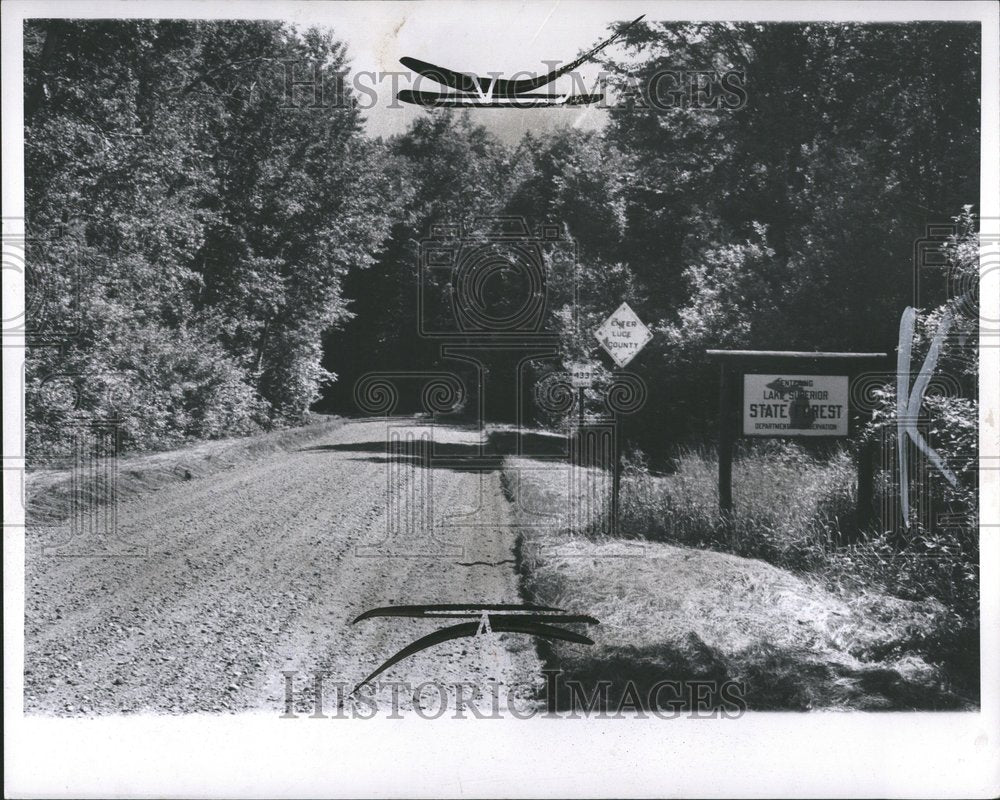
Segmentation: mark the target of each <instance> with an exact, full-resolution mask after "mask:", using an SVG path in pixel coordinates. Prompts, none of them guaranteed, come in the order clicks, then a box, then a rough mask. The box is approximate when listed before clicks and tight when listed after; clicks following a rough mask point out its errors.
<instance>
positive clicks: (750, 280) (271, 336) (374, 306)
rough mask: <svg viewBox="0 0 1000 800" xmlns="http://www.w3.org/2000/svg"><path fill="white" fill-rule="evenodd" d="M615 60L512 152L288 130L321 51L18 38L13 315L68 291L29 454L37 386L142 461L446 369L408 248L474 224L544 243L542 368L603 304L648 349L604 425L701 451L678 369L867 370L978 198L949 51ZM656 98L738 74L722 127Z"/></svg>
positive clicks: (43, 353) (663, 29)
mask: <svg viewBox="0 0 1000 800" xmlns="http://www.w3.org/2000/svg"><path fill="white" fill-rule="evenodd" d="M625 42H626V46H627V53H626V55H627V58H626V59H622V60H620V61H619V60H611V61H609V62H607V63H606V64H605V65H604V66H605V68H606V70H607V71H608V72H609V73H610V75H611V79H610V83H611V88H612V89H613V90H615V91H616V92H617V94H618V95H619V96H621V97H624V98H625V101H624V102H621V103H619V104H617V105H615V106H614V107H613V108H612V109H611V110H610V111H608V112H600V113H608V114H609V115H610V116H609V124H608V125H607V127H606V128H605V129H604V130H603V131H602V132H599V133H594V132H582V131H579V130H574V129H572V128H565V129H560V130H557V131H556V132H554V133H548V134H546V135H545V136H541V135H537V134H530V133H529V134H527V135H525V137H524V139H523V140H522V141H521V142H520V143H519V144H518V145H517V146H513V147H512V146H507V145H504V144H503V143H501V142H500V141H498V140H497V139H495V138H494V137H492V136H491V135H490V134H489V133H488V132H487V131H486V130H485V129H483V128H482V127H481V126H480V125H478V124H477V120H476V118H475V116H474V114H470V113H468V112H466V113H462V112H446V111H434V112H428V113H427V114H426V115H424V116H422V117H420V118H419V119H418V120H417V121H416V122H415V123H414V124H413V125H412V126H411V127H410V128H409V129H408V130H407V131H406V132H405V133H403V134H401V135H399V136H396V137H393V138H391V139H389V140H388V141H382V140H375V139H371V138H368V137H366V136H365V135H364V134H363V120H362V118H361V115H360V112H359V111H358V110H357V109H356V108H354V107H353V106H352V105H351V103H349V102H348V103H345V104H338V107H337V108H335V109H331V108H315V107H312V106H310V105H309V104H306V103H302V104H298V107H296V108H288V107H287V97H286V93H285V87H284V85H283V84H282V80H283V76H284V66H285V64H286V62H296V63H310V64H313V63H319V64H321V65H322V70H323V75H324V79H325V80H326V81H327V82H328V83H329V84H331V85H335V86H336V87H337V91H338V93H340V94H341V95H342V96H346V97H348V98H349V97H350V92H349V90H348V89H347V87H346V85H345V82H344V74H345V70H346V69H347V68H348V67H349V65H348V64H346V63H345V58H344V47H343V45H342V44H340V43H339V42H337V41H336V39H335V36H334V35H333V34H331V33H328V32H320V31H315V30H312V31H308V32H305V33H299V32H296V31H294V30H292V29H290V28H288V27H287V26H283V25H281V24H278V23H263V22H183V21H129V22H122V21H88V22H75V21H74V22H65V21H38V22H32V23H30V24H28V25H27V26H26V28H25V75H26V81H25V126H26V128H25V143H26V144H25V156H26V175H27V206H28V214H29V219H28V226H29V232H30V233H31V234H32V235H33V236H37V237H41V238H44V239H45V240H46V241H47V246H46V249H45V251H44V253H45V255H44V258H45V259H48V263H47V264H46V271H45V272H46V282H45V283H46V286H45V287H44V288H43V289H39V291H45V292H48V293H50V294H53V295H55V296H54V298H50V299H52V300H53V301H54V302H55V303H56V305H58V304H59V303H60V302H68V300H67V297H68V296H69V293H70V291H71V289H70V284H71V283H72V279H73V275H74V274H75V273H74V270H76V269H78V268H79V269H80V270H81V274H82V276H83V280H82V296H81V311H82V313H81V319H82V325H81V329H80V331H79V334H78V335H77V336H75V337H73V338H71V339H69V340H68V341H67V342H66V343H65V344H64V345H63V346H61V347H35V348H32V350H31V352H30V354H29V359H28V388H29V428H30V432H31V434H32V438H33V440H34V441H35V443H36V444H38V443H41V442H43V441H45V440H46V439H49V438H52V437H53V436H54V435H55V434H54V431H55V430H56V429H57V428H58V426H59V424H60V421H61V420H63V419H65V417H66V415H68V414H69V413H70V411H71V407H72V403H71V402H70V401H69V400H68V399H65V398H63V399H60V397H61V396H55V397H51V396H50V397H47V398H46V399H45V401H44V402H42V401H41V400H37V399H36V400H33V399H32V397H34V395H33V394H32V393H33V392H35V393H36V394H37V390H38V389H39V388H40V387H42V386H43V384H44V383H45V381H46V378H47V376H50V375H54V374H60V373H73V374H86V375H88V376H91V378H90V379H89V380H88V382H87V387H88V388H87V392H86V393H85V396H84V397H83V398H81V399H80V403H79V405H80V407H81V408H82V409H83V410H85V411H89V412H91V413H95V414H98V415H99V414H101V413H105V412H108V411H109V407H107V406H108V404H109V403H111V402H112V400H109V399H108V398H109V397H111V396H113V397H114V398H115V399H114V401H113V402H114V403H115V404H116V405H115V408H114V410H115V412H116V413H118V414H119V415H120V416H121V417H122V419H123V420H124V429H125V431H126V435H127V437H128V441H127V444H129V445H130V446H133V447H147V446H163V445H164V444H168V443H170V442H173V441H179V440H182V439H185V438H189V437H206V436H222V435H227V434H231V433H234V432H239V431H246V430H251V429H253V428H255V427H259V426H267V425H272V424H276V423H277V424H284V423H287V422H294V421H295V420H298V419H300V418H301V417H302V415H303V414H304V413H305V412H306V411H307V410H308V409H309V408H310V406H312V405H313V404H314V403H315V402H316V401H317V400H318V399H319V398H320V397H321V393H322V392H324V391H325V392H326V395H325V404H324V405H323V407H325V408H328V409H331V410H339V411H343V412H351V411H353V410H354V407H353V403H352V396H351V386H352V385H353V382H354V380H356V379H357V377H359V376H360V375H362V374H364V373H365V372H368V371H370V370H377V369H382V370H401V369H423V370H432V369H437V368H448V369H455V367H456V365H455V364H454V363H450V364H446V363H445V362H444V361H442V359H441V358H440V355H439V352H438V348H437V346H436V344H434V343H433V342H432V341H428V340H426V339H422V338H420V337H418V336H416V335H415V331H416V329H417V319H418V314H419V313H420V309H419V307H418V302H417V298H418V284H419V281H420V279H421V276H420V269H419V263H420V254H421V242H422V241H424V240H425V239H426V237H428V236H429V235H430V234H431V233H432V231H433V226H435V225H440V224H442V223H445V224H453V225H462V226H464V229H465V230H466V231H468V232H471V234H475V231H476V230H477V226H479V228H480V229H481V226H482V225H483V224H485V223H483V219H484V218H488V217H491V216H497V215H515V216H520V217H523V218H524V219H525V220H526V222H527V224H528V226H529V228H530V229H531V231H532V232H533V233H535V234H537V233H538V232H539V231H540V230H541V226H542V225H543V224H550V225H554V226H557V227H558V229H559V230H560V232H561V241H560V242H559V243H558V246H557V245H556V244H546V245H545V259H546V263H547V264H548V266H549V267H550V272H549V277H548V284H547V286H546V293H547V301H548V302H547V325H548V327H549V328H550V329H552V330H556V331H558V332H559V333H560V334H561V341H562V349H563V356H564V360H569V359H571V358H579V357H594V358H600V357H601V356H600V354H599V353H598V351H597V346H596V342H595V341H594V340H593V337H592V336H591V334H590V331H591V329H592V328H593V327H595V325H596V323H597V322H598V321H599V320H600V319H601V318H602V317H603V316H605V315H606V314H607V313H608V312H609V311H610V310H612V309H613V308H614V307H616V306H617V305H618V304H619V303H620V302H622V301H623V300H627V301H628V302H629V303H630V304H632V306H633V307H634V308H635V309H636V310H637V311H638V312H639V314H640V316H642V317H643V319H645V320H646V321H647V322H648V323H649V324H650V325H651V326H652V327H654V329H655V332H656V337H655V338H654V340H653V342H652V343H651V344H650V345H649V346H648V348H647V349H646V351H644V352H643V353H642V355H641V356H640V357H639V358H638V359H637V360H636V361H635V362H634V364H635V366H634V368H635V369H636V371H641V372H642V374H643V376H644V379H645V380H646V381H647V383H648V384H649V388H650V397H651V401H650V402H649V403H648V404H647V407H646V408H645V409H644V410H643V412H641V413H640V414H639V415H636V417H635V423H634V424H636V425H641V426H644V428H645V429H646V430H649V429H650V427H651V426H652V429H653V430H656V431H659V432H662V433H663V434H664V438H666V439H669V438H671V437H673V438H678V437H682V436H691V435H693V434H696V433H698V432H699V431H702V432H704V431H707V430H709V429H710V428H709V427H708V424H707V423H708V422H710V421H711V416H712V414H713V409H714V402H713V398H714V393H715V375H714V373H711V372H709V371H708V370H707V365H706V363H705V360H704V356H703V353H704V349H705V348H706V347H729V346H739V347H748V348H754V347H756V348H778V349H793V348H794V349H838V350H851V349H858V350H876V349H877V350H892V348H893V347H894V344H895V337H896V335H897V330H898V320H899V315H900V313H901V311H902V309H903V308H904V307H905V306H906V305H907V304H909V303H911V302H912V297H913V285H914V277H913V270H914V264H913V247H914V242H915V240H917V239H918V238H919V237H921V236H922V235H924V233H925V230H926V226H927V225H928V224H939V223H942V222H947V221H948V220H950V219H951V218H953V217H955V216H956V215H958V214H959V213H960V212H961V209H962V207H963V206H965V205H968V204H975V203H976V202H977V199H978V189H979V187H978V175H979V100H978V93H979V88H978V87H979V72H978V70H979V29H978V26H973V25H966V24H954V23H914V24H906V25H829V24H812V23H810V24H721V23H715V24H681V23H670V24H663V23H648V22H646V23H642V24H638V25H636V26H634V27H633V28H631V29H630V30H629V31H628V33H627V35H626V39H625ZM663 69H672V70H678V69H682V70H684V69H686V70H705V69H714V70H719V71H726V70H739V71H742V73H743V74H744V75H745V79H744V84H743V85H744V88H745V98H746V103H745V105H743V106H742V107H739V108H717V109H697V108H688V107H683V106H681V105H679V106H677V107H674V108H656V107H651V106H650V104H649V103H644V102H642V92H643V91H645V89H644V88H643V87H644V86H648V85H649V79H650V78H651V77H652V76H654V75H655V74H656V73H657V71H660V70H663ZM637 87H638V88H637ZM530 113H549V112H545V111H537V112H530ZM554 113H560V112H554ZM59 243H62V244H59ZM67 243H72V246H70V245H69V244H67ZM566 246H570V247H571V248H572V249H573V250H574V251H575V252H576V254H577V259H578V267H577V270H576V272H575V275H571V274H570V272H569V271H568V270H566V269H564V268H563V267H562V266H560V263H561V262H560V261H559V258H560V253H559V252H557V247H558V248H563V250H562V251H560V252H565V247H566ZM40 257H41V256H40ZM571 281H575V282H576V286H575V289H576V290H579V302H580V305H579V306H578V307H576V308H575V309H574V308H572V306H573V304H574V302H575V300H574V297H575V292H574V286H572V285H571ZM60 293H62V295H65V296H61V295H60ZM946 299H947V298H946V297H945V294H944V291H943V289H941V291H940V292H939V295H936V296H928V297H923V298H922V299H921V300H922V302H924V303H925V304H926V305H927V306H928V307H930V306H934V305H938V304H940V303H943V302H944V301H945V300H946ZM574 310H575V312H576V314H577V317H578V321H579V322H580V323H582V324H580V325H578V326H576V325H573V324H572V319H573V314H572V313H570V312H572V311H574ZM497 358H498V359H499V358H501V357H500V356H499V355H498V356H497ZM552 366H558V364H550V365H549V367H547V368H551V367H552ZM496 367H497V371H498V372H500V371H502V369H501V368H503V369H506V365H503V364H500V363H497V365H496ZM540 369H541V368H540ZM338 375H339V376H340V378H341V380H339V381H338V382H336V383H333V379H334V378H335V377H336V376H338ZM324 387H325V388H324ZM122 388H124V389H127V391H109V390H112V389H115V390H117V389H122Z"/></svg>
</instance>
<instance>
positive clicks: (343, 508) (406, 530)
mask: <svg viewBox="0 0 1000 800" xmlns="http://www.w3.org/2000/svg"><path fill="white" fill-rule="evenodd" d="M394 430H395V432H396V433H398V434H400V435H402V436H403V437H404V438H405V437H406V436H407V435H411V434H412V435H415V436H418V437H419V436H420V434H421V433H423V432H426V431H427V429H426V428H423V429H421V428H417V427H415V423H411V424H410V427H409V428H394ZM386 436H387V424H386V423H385V422H381V421H364V422H348V423H346V424H345V425H343V426H342V427H340V428H338V429H337V430H334V431H332V432H330V433H328V434H325V435H324V436H323V437H322V438H321V439H318V440H316V441H313V442H310V443H309V444H308V445H305V446H303V447H301V448H299V449H296V450H294V451H292V452H280V453H276V454H271V455H268V456H267V457H264V458H261V459H258V460H255V461H252V462H248V463H246V464H244V465H241V466H239V467H237V468H234V469H231V470H229V471H227V472H224V473H221V474H215V475H212V476H209V477H205V478H201V479H195V480H190V481H185V482H181V483H177V484H174V485H171V486H168V487H166V488H162V489H160V490H158V491H156V492H153V493H151V494H148V495H146V496H144V497H142V498H136V499H133V500H131V501H129V502H126V503H122V504H119V506H118V509H117V526H118V531H119V533H120V535H121V536H122V537H123V538H124V539H125V540H128V541H141V542H143V543H145V544H147V545H148V547H149V554H148V556H147V557H140V558H93V557H59V556H50V555H44V554H43V551H42V548H43V546H45V545H48V544H51V543H52V541H53V540H52V539H51V534H52V533H53V531H51V530H49V529H41V528H36V529H29V535H28V542H27V553H26V604H25V707H26V711H27V712H28V713H41V714H57V715H79V714H84V715H90V714H116V713H150V712H154V713H193V712H208V713H213V712H214V713H236V712H246V711H272V710H273V712H274V713H275V714H280V713H282V712H283V711H284V710H285V700H286V689H287V688H288V686H292V689H293V697H294V698H295V702H294V706H295V708H296V709H297V710H299V711H300V712H306V713H308V712H309V711H311V710H312V706H311V703H312V700H313V689H312V687H313V683H312V677H311V676H312V675H313V674H314V673H316V672H320V673H322V674H324V676H325V678H324V687H326V686H327V684H329V686H333V685H334V684H336V683H338V682H343V683H345V684H347V685H348V686H351V687H353V685H354V684H355V683H357V682H359V681H360V680H362V679H363V678H364V677H365V676H366V675H367V674H368V673H370V672H371V671H372V670H374V669H375V668H376V667H377V666H378V665H379V664H381V663H382V662H383V661H385V660H386V659H388V658H389V657H390V656H391V655H393V654H394V653H395V652H396V651H398V650H400V649H402V648H403V647H405V646H406V645H407V644H409V643H410V642H412V641H414V640H415V639H417V638H419V637H420V636H422V635H424V634H427V633H430V632H432V631H433V630H435V629H437V628H440V627H443V625H442V623H441V622H440V621H434V620H414V619H404V618H384V619H371V620H366V621H363V622H360V623H358V624H356V625H352V624H351V621H352V620H353V619H354V618H355V617H356V616H357V615H358V614H360V613H361V612H363V611H365V610H368V609H370V608H373V607H376V606H383V605H400V604H417V603H518V602H521V600H520V597H519V595H518V589H517V578H516V574H515V565H514V558H515V556H514V542H515V534H514V530H513V528H512V527H511V519H510V511H509V508H508V504H507V503H506V501H505V500H504V498H503V496H502V494H501V488H500V480H499V475H498V473H497V472H495V471H486V472H482V471H475V470H470V469H463V468H462V467H461V465H456V464H455V463H454V461H452V462H451V463H450V464H449V465H448V466H442V467H439V466H431V467H428V468H425V467H415V468H413V467H406V466H404V467H403V468H395V467H393V466H392V464H394V463H395V462H396V461H397V460H398V461H401V462H402V463H403V464H404V465H406V464H409V463H411V462H412V461H413V458H412V457H410V456H406V455H402V456H400V457H399V459H396V458H393V459H389V458H387V455H386V446H385V442H386ZM434 437H435V448H436V450H435V453H437V452H438V450H440V451H442V452H445V453H447V454H449V455H451V456H456V455H457V456H465V455H474V454H475V453H476V450H477V448H478V447H479V443H480V442H481V441H482V440H481V434H480V433H479V432H478V431H473V430H464V429H460V428H442V427H440V426H437V427H435V429H434ZM390 461H391V462H392V463H390ZM390 495H391V497H392V503H390V502H388V501H389V499H390ZM428 515H430V516H431V517H433V519H434V520H435V524H436V526H438V527H437V528H435V530H436V532H437V536H438V538H439V539H441V540H447V543H445V542H443V541H434V540H428V539H427V538H426V533H427V528H426V526H424V525H423V522H422V520H424V519H426V518H427V516H428ZM390 517H391V519H390ZM392 520H395V521H396V527H393V525H392V524H391V522H392ZM443 523H445V524H447V526H448V527H446V528H441V527H440V526H441V525H442V524H443ZM446 544H447V545H448V546H446ZM505 637H507V635H506V634H502V635H501V636H500V637H499V640H491V639H490V638H489V637H483V638H480V639H476V640H473V639H468V638H467V639H459V640H456V641H452V642H447V643H444V644H441V645H438V646H436V647H433V648H431V649H429V650H425V651H423V652H421V653H419V654H417V655H415V656H413V657H411V658H408V659H406V660H405V661H403V662H401V663H399V664H398V665H396V666H394V667H392V668H390V669H389V670H388V671H387V672H386V673H384V674H383V675H382V676H380V680H385V681H406V682H409V683H410V684H411V685H412V686H416V685H419V684H421V683H423V682H424V681H436V682H439V683H449V684H453V683H459V682H468V683H471V684H474V685H477V686H480V687H482V686H493V683H492V682H491V681H495V682H496V683H497V684H499V685H500V686H501V687H504V686H505V687H521V688H522V689H523V688H524V687H528V686H530V685H532V684H535V683H537V682H538V680H540V677H539V676H540V671H541V664H540V662H539V661H538V657H537V655H536V651H535V648H534V645H533V643H532V640H531V639H529V638H528V637H525V636H514V635H512V636H510V637H509V638H505ZM286 672H287V673H294V674H292V675H291V677H290V678H286V676H285V673H286ZM326 691H327V692H328V693H330V694H332V690H331V689H326ZM500 694H501V697H505V692H504V690H501V692H500ZM334 696H335V695H334ZM379 697H380V699H381V698H384V697H388V695H387V694H380V695H379ZM398 697H399V705H400V707H401V708H402V709H404V710H405V709H409V708H412V703H413V702H414V701H413V699H412V697H411V694H410V693H409V692H408V691H403V692H401V693H400V694H399V695H398ZM425 700H426V703H425ZM439 701H440V698H439V697H437V696H436V695H435V694H434V692H428V693H427V697H426V698H424V696H423V695H422V696H421V698H419V699H418V700H417V701H416V704H417V709H418V710H421V709H423V708H425V706H426V707H432V706H435V705H437V704H439ZM324 703H325V704H330V705H331V706H332V705H333V704H334V701H332V700H324ZM379 706H380V707H381V706H382V703H381V702H380V703H379ZM324 708H325V709H326V711H327V713H329V714H332V713H333V709H332V708H330V707H328V706H327V705H325V706H324Z"/></svg>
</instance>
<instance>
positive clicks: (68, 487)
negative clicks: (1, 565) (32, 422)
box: [25, 414, 344, 525]
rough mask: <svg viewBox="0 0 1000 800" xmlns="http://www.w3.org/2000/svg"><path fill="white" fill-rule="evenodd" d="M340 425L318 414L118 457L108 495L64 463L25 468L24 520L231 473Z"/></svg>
mask: <svg viewBox="0 0 1000 800" xmlns="http://www.w3.org/2000/svg"><path fill="white" fill-rule="evenodd" d="M343 424H344V420H343V419H340V418H339V417H331V416H327V415H319V414H317V415H313V416H312V417H311V418H310V420H309V422H307V424H305V425H302V426H300V427H297V428H286V429H282V430H276V431H270V432H268V433H263V434H255V435H253V436H245V437H240V438H236V439H215V440H212V441H207V442H199V443H197V444H191V445H188V446H186V447H180V448H177V449H175V450H166V451H163V452H159V453H135V454H127V455H123V456H119V457H117V459H116V460H117V475H116V478H115V485H114V492H113V493H112V492H110V491H109V490H108V487H107V486H106V485H105V483H104V482H103V481H100V480H95V481H86V482H82V483H80V484H77V483H76V482H75V481H74V476H73V471H72V469H71V468H70V465H69V464H56V465H53V466H52V467H50V468H45V469H31V468H29V469H28V471H27V474H26V476H25V484H26V485H25V508H26V509H27V518H28V521H29V522H31V523H33V524H37V525H52V524H56V523H58V522H60V521H62V520H65V519H66V518H67V517H68V516H69V514H70V513H71V509H72V507H73V502H74V500H76V501H77V502H80V503H82V504H84V505H85V506H86V507H92V506H94V505H100V504H101V503H104V502H107V499H108V498H109V497H111V496H114V497H116V499H117V500H118V501H123V500H127V499H129V498H134V497H138V496H141V495H143V494H146V493H148V492H152V491H156V490H157V489H159V488H161V487H163V486H167V485H169V484H173V483H179V482H182V481H189V480H197V479H200V478H205V477H208V476H209V475H214V474H216V473H219V472H223V471H226V470H230V469H235V468H237V467H238V466H239V465H240V464H243V463H247V462H249V461H254V460H256V459H258V458H262V457H263V456H266V455H269V454H271V453H278V452H284V451H288V450H294V449H296V448H298V447H301V446H302V445H303V444H306V443H308V442H311V441H313V440H314V439H317V438H320V437H322V436H325V435H326V434H328V433H329V432H331V431H334V430H336V429H337V428H339V427H341V426H342V425H343Z"/></svg>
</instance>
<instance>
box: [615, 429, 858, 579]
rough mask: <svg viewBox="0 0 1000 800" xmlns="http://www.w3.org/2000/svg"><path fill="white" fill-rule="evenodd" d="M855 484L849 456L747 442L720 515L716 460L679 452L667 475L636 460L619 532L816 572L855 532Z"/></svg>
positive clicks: (630, 464)
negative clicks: (727, 506)
mask: <svg viewBox="0 0 1000 800" xmlns="http://www.w3.org/2000/svg"><path fill="white" fill-rule="evenodd" d="M855 506H856V486H855V482H854V468H853V465H852V462H851V458H850V456H849V454H848V453H847V452H846V451H845V450H837V451H835V452H834V453H833V455H832V456H829V457H824V458H820V457H815V456H812V455H810V454H809V453H807V452H806V451H805V450H803V449H802V448H801V447H798V446H796V445H794V444H790V443H785V442H780V441H770V442H767V443H759V444H756V443H754V444H750V445H748V446H745V447H744V448H743V449H742V450H740V451H739V452H738V453H737V456H736V459H735V461H734V464H733V511H732V512H731V513H730V514H727V515H722V514H721V513H720V512H719V493H718V461H717V459H716V457H715V454H714V453H712V452H710V451H708V450H706V449H690V448H688V449H682V450H680V451H679V452H678V453H677V454H676V456H675V458H674V460H673V469H672V471H671V472H670V474H668V475H665V476H656V475H653V474H651V473H650V472H649V470H648V468H647V466H646V464H645V463H644V461H643V459H642V457H641V456H640V455H638V454H633V456H632V457H631V458H630V459H629V460H628V461H627V463H626V466H625V468H624V471H623V475H622V490H621V520H622V527H623V529H624V530H627V531H628V530H632V531H635V532H636V533H640V532H641V535H644V536H645V537H646V538H649V539H653V540H660V541H671V542H678V543H681V544H688V545H692V546H695V547H708V548H712V549H717V550H724V551H726V552H730V553H735V554H737V555H741V556H746V557H748V558H760V559H763V560H765V561H769V562H771V563H773V564H777V565H778V566H782V567H787V568H791V569H796V570H803V569H815V568H816V567H818V566H819V565H821V564H822V563H824V561H825V560H826V558H827V556H828V554H829V553H830V552H831V550H832V549H833V548H834V547H836V546H837V545H839V544H841V543H842V542H843V541H844V540H845V539H846V538H847V537H848V536H853V535H854V534H855V533H856V525H855Z"/></svg>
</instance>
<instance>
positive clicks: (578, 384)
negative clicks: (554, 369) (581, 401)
mask: <svg viewBox="0 0 1000 800" xmlns="http://www.w3.org/2000/svg"><path fill="white" fill-rule="evenodd" d="M567 371H568V372H569V380H570V383H571V385H572V386H573V388H574V389H589V388H590V387H591V386H593V385H594V384H595V383H596V382H597V367H596V366H595V365H594V364H586V363H584V362H581V361H574V362H573V363H571V364H569V365H568V366H567Z"/></svg>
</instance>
